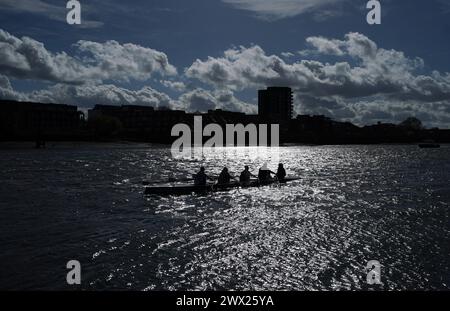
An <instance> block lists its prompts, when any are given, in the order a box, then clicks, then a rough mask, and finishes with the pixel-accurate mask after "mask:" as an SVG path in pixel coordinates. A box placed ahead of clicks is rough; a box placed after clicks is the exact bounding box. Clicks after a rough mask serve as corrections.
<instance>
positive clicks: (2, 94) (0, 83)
mask: <svg viewBox="0 0 450 311" xmlns="http://www.w3.org/2000/svg"><path fill="white" fill-rule="evenodd" d="M0 99H10V100H25V99H26V96H24V95H23V94H21V93H20V92H16V91H15V90H14V89H13V88H12V86H11V82H10V81H9V79H8V77H6V76H4V75H2V74H0Z"/></svg>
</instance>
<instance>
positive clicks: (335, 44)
mask: <svg viewBox="0 0 450 311" xmlns="http://www.w3.org/2000/svg"><path fill="white" fill-rule="evenodd" d="M80 2H81V14H82V22H81V24H80V25H69V24H67V22H66V14H67V12H68V10H67V9H66V3H67V1H66V0H0V98H1V99H14V100H21V101H38V102H51V103H60V104H72V105H77V106H79V107H80V109H88V108H91V107H93V106H94V105H95V104H111V105H123V104H131V105H148V106H153V107H169V108H172V109H183V110H187V111H207V110H209V109H217V108H221V109H226V110H232V111H243V112H246V113H256V112H257V90H258V89H261V88H265V87H267V86H289V87H291V88H292V89H293V91H294V95H295V96H294V109H295V113H296V114H311V115H315V114H320V115H326V116H328V117H331V118H333V119H335V120H339V121H350V122H353V123H355V124H358V125H365V124H373V123H376V122H386V123H399V122H401V121H403V120H405V119H406V118H408V117H411V116H413V117H417V118H419V119H420V120H422V122H423V123H424V125H426V126H427V127H440V128H450V57H449V56H450V40H449V39H450V2H449V1H447V0H429V1H419V0H383V1H380V2H381V7H382V20H381V25H369V24H368V23H367V21H366V15H367V13H368V11H369V10H368V9H367V8H366V4H367V1H366V0H134V1H119V0H97V1H96V0H90V1H86V0H84V1H83V0H81V1H80Z"/></svg>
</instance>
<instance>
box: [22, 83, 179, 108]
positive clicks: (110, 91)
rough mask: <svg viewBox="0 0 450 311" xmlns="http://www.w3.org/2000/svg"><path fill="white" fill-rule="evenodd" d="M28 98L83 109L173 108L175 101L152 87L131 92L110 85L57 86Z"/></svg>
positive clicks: (36, 92)
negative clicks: (98, 106)
mask: <svg viewBox="0 0 450 311" xmlns="http://www.w3.org/2000/svg"><path fill="white" fill-rule="evenodd" d="M27 97H28V100H31V101H36V102H52V103H64V104H69V105H78V106H80V107H83V108H91V107H93V106H95V105H96V104H103V105H138V106H152V107H173V101H172V99H171V98H170V97H169V96H168V95H166V94H164V93H161V92H158V91H156V90H154V89H152V88H151V87H144V88H142V89H140V90H129V89H126V88H121V87H117V86H115V85H110V84H106V85H83V86H77V85H66V84H56V85H54V86H52V87H49V88H48V89H45V90H40V91H35V92H32V93H30V94H28V95H27Z"/></svg>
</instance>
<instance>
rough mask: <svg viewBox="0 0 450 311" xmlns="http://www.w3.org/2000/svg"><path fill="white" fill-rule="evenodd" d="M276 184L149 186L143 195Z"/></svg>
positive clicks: (225, 189) (217, 190)
mask: <svg viewBox="0 0 450 311" xmlns="http://www.w3.org/2000/svg"><path fill="white" fill-rule="evenodd" d="M299 179H300V178H286V179H285V180H283V181H280V182H279V183H286V182H290V181H294V180H299ZM275 183H278V181H276V180H273V181H270V182H267V183H260V182H258V181H257V180H254V181H251V182H250V183H248V184H241V183H240V182H231V183H229V184H223V185H220V184H208V185H205V186H195V185H170V186H149V187H146V188H145V195H158V196H169V195H187V194H192V193H197V194H202V193H210V192H220V191H230V190H232V189H236V188H252V187H260V186H267V185H271V184H275Z"/></svg>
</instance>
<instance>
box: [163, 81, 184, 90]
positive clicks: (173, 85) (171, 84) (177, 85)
mask: <svg viewBox="0 0 450 311" xmlns="http://www.w3.org/2000/svg"><path fill="white" fill-rule="evenodd" d="M160 82H161V84H162V85H164V86H165V87H167V88H169V89H172V90H174V91H177V92H183V91H185V90H186V85H185V84H184V82H181V81H170V80H161V81H160Z"/></svg>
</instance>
